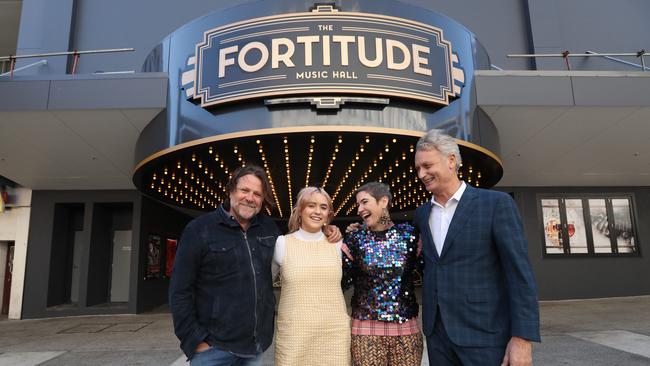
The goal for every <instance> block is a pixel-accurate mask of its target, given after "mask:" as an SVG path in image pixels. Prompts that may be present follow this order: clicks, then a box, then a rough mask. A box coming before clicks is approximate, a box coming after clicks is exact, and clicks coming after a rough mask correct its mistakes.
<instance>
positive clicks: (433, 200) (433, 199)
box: [431, 180, 467, 207]
mask: <svg viewBox="0 0 650 366" xmlns="http://www.w3.org/2000/svg"><path fill="white" fill-rule="evenodd" d="M465 189H467V184H465V181H464V180H461V181H460V187H458V189H457V190H456V193H454V194H453V195H452V196H451V198H449V201H447V205H448V204H449V202H450V201H452V200H456V202H460V198H461V197H462V196H463V193H465ZM431 204H432V205H435V206H438V207H445V206H447V205H445V206H442V205H441V204H439V203H438V202H436V197H435V196H431Z"/></svg>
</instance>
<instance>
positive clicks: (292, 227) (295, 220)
mask: <svg viewBox="0 0 650 366" xmlns="http://www.w3.org/2000/svg"><path fill="white" fill-rule="evenodd" d="M314 193H319V194H322V195H323V196H325V199H327V208H329V213H328V215H327V218H326V219H325V225H328V224H329V223H330V222H332V219H333V218H334V204H333V203H332V197H330V195H329V194H328V193H327V192H326V191H325V190H324V189H322V188H320V187H305V188H303V189H301V190H300V192H298V198H296V204H295V205H293V210H291V216H289V234H290V233H293V232H295V231H298V229H300V224H301V222H300V215H301V214H302V210H304V209H305V206H307V199H308V198H309V197H311V195H313V194H314Z"/></svg>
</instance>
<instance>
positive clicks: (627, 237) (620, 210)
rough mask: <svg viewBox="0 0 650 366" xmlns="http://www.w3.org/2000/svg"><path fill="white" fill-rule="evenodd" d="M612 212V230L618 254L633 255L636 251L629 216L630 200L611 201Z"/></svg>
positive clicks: (618, 199)
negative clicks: (613, 229)
mask: <svg viewBox="0 0 650 366" xmlns="http://www.w3.org/2000/svg"><path fill="white" fill-rule="evenodd" d="M612 211H613V213H614V220H613V223H614V228H615V229H616V230H615V235H616V245H617V246H618V252H619V253H634V252H635V251H636V248H635V247H636V241H635V240H636V238H635V237H634V228H633V227H632V217H631V215H630V200H629V199H627V198H622V199H621V198H617V199H612Z"/></svg>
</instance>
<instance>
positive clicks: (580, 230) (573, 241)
mask: <svg viewBox="0 0 650 366" xmlns="http://www.w3.org/2000/svg"><path fill="white" fill-rule="evenodd" d="M564 203H565V206H566V220H567V222H566V224H567V231H568V234H569V246H570V248H571V253H588V252H589V249H588V248H587V231H586V228H585V216H584V211H583V208H582V200H581V199H567V200H565V201H564Z"/></svg>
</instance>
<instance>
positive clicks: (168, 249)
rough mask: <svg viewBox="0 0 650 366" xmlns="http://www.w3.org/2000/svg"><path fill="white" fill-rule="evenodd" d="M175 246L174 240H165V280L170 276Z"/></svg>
mask: <svg viewBox="0 0 650 366" xmlns="http://www.w3.org/2000/svg"><path fill="white" fill-rule="evenodd" d="M177 245H178V240H176V239H172V238H167V240H165V277H167V278H170V277H171V276H172V270H173V269H174V259H175V258H176V246H177Z"/></svg>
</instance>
